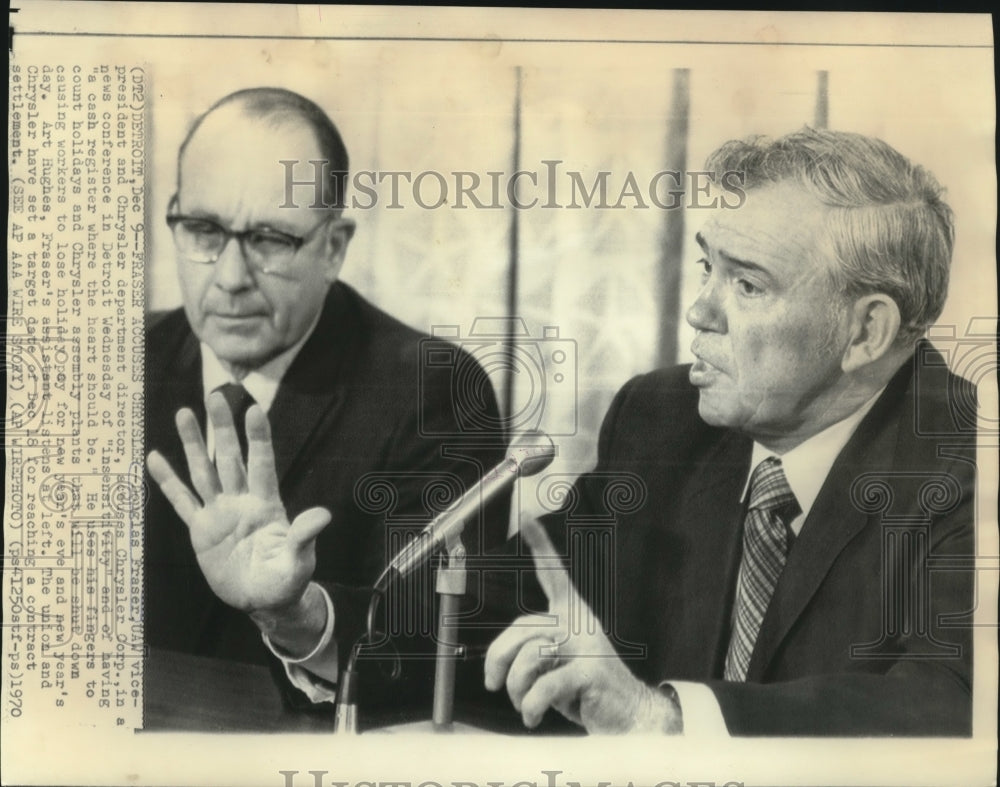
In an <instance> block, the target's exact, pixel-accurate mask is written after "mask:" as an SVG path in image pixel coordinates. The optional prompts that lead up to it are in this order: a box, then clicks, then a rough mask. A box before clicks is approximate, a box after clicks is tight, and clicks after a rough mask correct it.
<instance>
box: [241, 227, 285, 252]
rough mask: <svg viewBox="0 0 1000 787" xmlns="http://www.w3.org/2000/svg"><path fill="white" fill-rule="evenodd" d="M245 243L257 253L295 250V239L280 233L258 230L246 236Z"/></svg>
mask: <svg viewBox="0 0 1000 787" xmlns="http://www.w3.org/2000/svg"><path fill="white" fill-rule="evenodd" d="M247 242H248V243H249V244H250V245H251V246H252V247H253V248H255V249H256V250H257V251H261V252H266V253H273V252H283V251H294V250H295V239H294V238H291V237H289V236H288V235H283V234H282V233H280V232H268V231H266V230H258V231H256V232H251V233H250V234H249V235H248V236H247Z"/></svg>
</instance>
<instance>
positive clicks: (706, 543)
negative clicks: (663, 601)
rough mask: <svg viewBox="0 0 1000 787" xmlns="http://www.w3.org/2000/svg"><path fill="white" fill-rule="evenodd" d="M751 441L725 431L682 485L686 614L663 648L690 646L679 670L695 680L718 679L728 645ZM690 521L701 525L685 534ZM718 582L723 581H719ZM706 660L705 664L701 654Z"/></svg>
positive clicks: (683, 593) (682, 572) (683, 592)
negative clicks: (685, 485) (698, 469)
mask: <svg viewBox="0 0 1000 787" xmlns="http://www.w3.org/2000/svg"><path fill="white" fill-rule="evenodd" d="M751 448H752V442H751V441H750V440H749V439H747V438H745V437H743V436H741V435H738V434H736V433H735V432H731V431H728V430H727V431H724V432H721V433H720V438H719V440H718V441H717V443H716V444H715V446H714V447H713V448H712V449H710V450H709V452H707V453H706V455H705V458H704V461H703V464H702V468H703V469H702V471H701V472H700V473H698V474H697V475H696V476H695V477H694V478H693V479H692V483H690V484H689V485H688V489H687V494H686V495H685V499H684V501H683V503H682V505H681V508H680V512H681V514H680V518H681V519H682V520H684V521H683V522H681V523H680V526H681V527H682V528H685V529H686V531H687V532H688V533H690V536H689V537H690V538H691V539H693V540H692V541H690V542H689V543H688V545H687V551H689V554H690V555H691V560H690V562H689V561H688V559H687V558H685V563H686V564H687V565H685V566H684V567H683V570H682V571H681V576H683V577H684V578H685V586H684V588H683V591H682V598H681V600H680V603H682V604H684V605H685V607H686V610H685V611H684V614H683V615H682V617H681V620H682V621H683V625H682V629H681V632H680V634H679V635H675V636H674V641H673V643H672V644H671V643H667V646H668V647H670V648H673V649H676V648H677V647H678V643H679V642H685V643H690V645H689V646H688V648H687V649H688V650H689V651H690V658H688V659H686V660H685V661H686V662H688V663H687V664H685V665H684V668H685V671H686V672H689V673H690V674H691V675H692V676H698V677H700V678H701V679H705V678H709V677H713V676H716V675H719V674H721V670H722V661H723V659H724V655H725V649H726V646H727V645H728V641H729V628H730V625H729V621H730V613H731V608H732V591H733V587H734V586H735V576H736V572H737V570H738V568H739V560H740V554H741V536H742V532H743V531H742V510H743V504H742V499H741V497H742V491H743V486H744V484H745V483H746V478H747V472H748V470H749V465H750V453H751ZM690 522H702V523H703V524H704V526H703V527H702V528H700V529H698V530H697V531H696V532H694V533H691V528H690ZM720 577H722V578H724V579H723V580H722V581H720V579H719V578H720ZM707 654H709V660H708V661H706V655H707Z"/></svg>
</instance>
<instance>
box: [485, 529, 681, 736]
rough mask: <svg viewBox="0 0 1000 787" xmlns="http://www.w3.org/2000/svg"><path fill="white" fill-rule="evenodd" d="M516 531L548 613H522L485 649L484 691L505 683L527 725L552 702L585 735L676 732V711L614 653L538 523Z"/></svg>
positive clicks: (677, 723)
mask: <svg viewBox="0 0 1000 787" xmlns="http://www.w3.org/2000/svg"><path fill="white" fill-rule="evenodd" d="M521 533H522V535H523V536H524V540H525V541H527V542H528V545H529V546H530V547H531V552H532V555H533V556H534V560H535V573H536V574H537V576H538V581H539V582H540V583H541V585H542V589H543V590H544V591H545V595H546V597H547V598H548V601H549V614H548V615H525V616H522V617H520V618H518V619H517V620H515V621H514V622H513V623H512V624H511V625H510V626H509V627H508V628H507V629H506V631H504V632H503V633H502V634H500V636H498V637H497V638H496V639H495V640H494V641H493V644H492V645H490V648H489V651H488V652H487V654H486V665H485V672H486V676H485V677H486V688H488V689H491V690H493V691H496V690H497V689H499V688H500V687H501V686H504V685H506V687H507V693H508V694H509V695H510V698H511V701H512V702H513V703H514V707H515V708H516V709H517V710H519V711H520V712H521V716H522V718H523V719H524V723H525V725H526V726H528V727H535V726H536V725H537V724H538V723H539V722H540V721H541V719H542V716H543V715H544V713H545V711H546V710H548V708H550V707H551V708H555V709H556V710H558V711H559V712H560V713H561V714H562V715H564V716H565V717H566V718H568V719H570V720H571V721H574V722H576V723H577V724H580V725H582V726H583V727H585V728H586V729H587V731H588V732H590V733H621V732H677V731H679V730H680V726H681V720H680V712H679V708H677V707H676V706H674V705H673V704H672V703H671V702H670V701H669V700H668V699H667V698H666V697H664V696H663V695H661V694H659V693H657V692H655V691H654V690H653V689H651V688H650V687H649V686H647V685H646V684H644V683H643V682H642V681H640V680H639V679H638V678H636V677H635V676H634V675H633V674H632V673H631V671H630V670H629V669H628V667H626V666H625V664H624V663H623V662H622V660H621V659H620V658H619V657H618V654H617V653H616V652H615V649H614V646H612V644H611V642H610V640H609V639H608V638H607V636H605V634H604V631H603V629H602V626H601V623H600V621H599V620H597V618H596V616H595V615H594V612H593V611H592V610H591V609H590V607H589V606H587V603H586V602H585V601H584V600H583V599H582V598H581V597H580V595H579V593H577V591H576V589H575V588H574V587H573V583H572V581H571V580H570V577H569V574H568V573H567V572H566V570H565V569H564V568H563V566H562V563H561V560H560V557H559V554H558V553H557V551H556V549H555V547H554V546H553V545H552V542H551V541H550V540H549V537H548V535H547V534H546V533H545V531H544V530H543V529H542V527H541V526H540V525H539V524H538V523H536V522H534V521H528V522H525V523H524V524H522V526H521Z"/></svg>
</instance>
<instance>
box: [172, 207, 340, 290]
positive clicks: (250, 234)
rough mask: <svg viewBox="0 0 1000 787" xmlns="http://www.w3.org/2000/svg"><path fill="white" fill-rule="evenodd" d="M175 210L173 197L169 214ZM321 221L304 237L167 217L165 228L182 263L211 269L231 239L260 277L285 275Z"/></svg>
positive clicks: (255, 228)
mask: <svg viewBox="0 0 1000 787" xmlns="http://www.w3.org/2000/svg"><path fill="white" fill-rule="evenodd" d="M176 206H177V197H176V196H174V197H173V198H172V199H171V200H170V208H169V210H171V211H172V210H173V209H174V208H175V207H176ZM327 221H329V219H323V221H321V222H320V223H319V224H317V225H316V226H315V227H313V228H312V229H311V230H309V232H307V233H306V234H305V235H290V234H289V233H287V232H280V231H278V230H273V229H270V228H268V227H251V228H249V229H246V230H241V231H240V232H234V231H233V230H230V229H226V228H225V227H223V226H222V225H220V224H218V223H216V222H214V221H212V220H211V219H204V218H201V217H199V216H185V215H183V214H179V213H168V215H167V226H168V227H170V231H171V232H172V233H173V236H174V244H175V245H176V246H177V250H178V251H179V252H180V253H181V254H182V255H184V257H185V259H188V260H190V261H191V262H194V263H198V264H201V265H211V264H213V263H214V262H216V261H217V260H218V259H219V257H221V256H222V252H223V250H224V249H225V248H226V245H227V244H228V243H229V241H230V240H231V239H233V238H235V239H236V241H237V242H238V243H239V244H240V250H241V251H242V252H243V257H244V259H246V261H247V263H248V264H249V265H250V266H251V267H253V268H254V270H257V271H260V272H261V273H277V274H281V273H285V272H286V271H287V270H288V268H289V266H290V265H291V263H292V260H293V259H294V258H295V255H296V254H297V253H298V251H299V249H301V248H302V246H304V245H305V244H306V243H307V242H308V241H309V240H310V239H311V238H312V236H313V235H315V234H316V232H317V231H318V230H319V228H320V227H322V226H323V225H324V224H326V223H327Z"/></svg>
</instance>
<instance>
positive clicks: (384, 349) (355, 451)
mask: <svg viewBox="0 0 1000 787" xmlns="http://www.w3.org/2000/svg"><path fill="white" fill-rule="evenodd" d="M283 160H284V161H287V160H294V161H301V162H314V161H324V162H327V166H328V172H329V177H328V178H327V179H326V181H325V182H324V190H323V195H322V196H323V199H322V204H313V203H315V201H314V200H309V201H308V202H309V203H310V204H298V205H296V206H294V207H292V206H290V205H289V200H288V199H287V198H286V194H285V169H284V167H283V166H282V164H281V162H282V161H283ZM347 171H348V156H347V151H346V149H345V147H344V144H343V142H342V140H341V138H340V135H339V133H338V131H337V129H336V127H335V126H334V125H333V123H332V122H331V121H330V119H329V118H328V117H327V116H326V114H325V113H324V112H323V111H322V110H321V109H320V108H319V107H318V106H316V105H315V104H313V103H312V102H311V101H309V100H308V99H305V98H303V97H302V96H299V95H297V94H295V93H292V92H290V91H287V90H281V89H276V88H255V89H250V90H243V91H240V92H237V93H234V94H232V95H229V96H226V97H225V98H223V99H221V100H220V101H218V102H217V103H216V104H215V105H214V106H213V107H212V108H210V109H209V110H208V111H207V112H206V113H205V114H204V115H202V116H201V117H200V118H198V120H197V121H196V122H195V123H194V125H193V127H192V129H191V131H190V132H189V133H188V135H187V138H186V139H185V140H184V142H183V144H182V145H181V148H180V153H179V158H178V169H177V192H176V194H175V195H174V197H173V198H172V200H171V201H170V205H169V210H168V216H167V219H166V220H167V224H168V226H169V227H170V229H171V231H172V233H173V238H174V241H175V245H176V248H177V271H178V277H179V280H180V285H181V292H182V297H183V309H178V310H176V311H174V312H171V313H169V314H166V315H164V316H162V317H160V318H157V319H154V320H151V322H152V323H153V324H152V327H151V328H150V330H149V333H148V342H147V357H146V363H147V385H146V393H147V424H146V430H147V449H148V450H149V451H150V452H151V453H150V456H149V462H148V466H149V470H150V474H151V476H152V478H153V480H154V481H155V482H156V483H154V484H151V485H150V486H151V499H150V501H149V506H148V509H147V519H146V522H147V527H146V546H145V549H146V558H145V564H146V572H147V573H146V605H145V621H144V623H145V632H146V640H147V643H148V644H150V645H152V646H154V647H156V648H160V649H165V650H170V651H180V652H183V653H190V654H197V655H201V656H212V657H216V658H221V659H230V660H235V661H240V662H249V663H261V664H271V666H272V667H275V669H273V670H272V671H273V672H274V674H275V675H276V677H277V679H278V681H279V684H280V685H281V686H282V689H283V690H284V691H285V696H286V698H287V699H289V700H291V701H292V702H293V703H296V702H297V703H299V704H300V705H302V707H305V706H307V705H309V703H322V702H323V701H328V700H333V699H334V698H335V696H336V685H335V684H336V681H337V674H338V667H339V666H340V665H343V664H344V662H345V660H346V656H347V653H348V651H349V649H350V648H351V646H352V645H353V644H354V642H355V640H356V639H357V637H358V636H359V635H360V634H361V633H362V631H363V630H364V615H365V611H366V608H367V604H368V598H369V596H370V593H371V584H372V583H373V582H374V580H375V578H376V577H377V575H378V574H379V573H380V571H381V570H382V568H383V567H384V565H385V562H386V560H387V557H388V556H389V555H390V554H391V552H393V551H394V549H395V548H396V546H398V542H399V541H400V540H401V537H400V538H395V540H394V537H393V536H392V534H390V532H389V531H390V526H389V525H391V522H390V523H389V525H387V520H393V521H399V520H403V521H407V522H409V525H410V526H411V527H412V526H414V525H418V526H419V525H421V524H423V523H425V522H426V521H427V520H428V519H429V518H430V517H431V516H433V514H434V513H436V512H435V511H432V510H428V509H427V503H426V499H427V488H428V485H429V484H441V483H443V484H445V485H447V488H449V489H451V490H452V492H453V494H454V495H457V494H460V493H461V491H463V489H464V488H467V487H468V486H470V485H471V484H472V483H473V482H474V481H475V480H476V479H477V478H478V477H479V476H480V475H481V474H482V472H483V470H484V469H485V468H486V467H491V466H493V465H494V464H495V463H496V462H497V461H499V459H500V458H501V456H502V450H503V446H502V444H501V441H498V440H497V439H494V438H495V435H494V433H493V432H492V431H490V430H489V429H488V428H484V429H480V430H479V432H478V433H477V434H474V435H473V438H474V439H475V441H476V442H477V443H478V444H479V445H480V449H479V450H478V452H476V451H471V450H470V451H469V452H468V453H467V454H466V455H464V456H459V454H461V452H460V451H454V450H453V451H451V452H450V453H447V454H446V452H445V451H443V450H442V446H443V443H444V440H445V438H444V437H441V436H442V435H444V436H446V435H452V436H457V437H454V438H453V439H451V440H450V441H449V442H450V443H452V444H453V443H455V442H456V441H457V442H459V443H461V438H462V435H463V433H468V432H469V430H468V428H466V427H465V424H467V423H470V422H471V423H477V424H486V425H489V424H498V423H499V415H498V411H497V406H496V402H495V399H494V398H493V393H492V389H491V387H490V384H489V381H488V379H487V378H486V376H485V373H484V372H483V370H482V369H481V368H480V367H479V366H478V365H477V364H476V363H475V361H473V360H472V359H471V358H470V357H469V356H467V355H465V354H463V353H458V354H457V355H456V356H455V357H456V358H457V361H456V364H468V366H467V368H466V369H465V370H463V375H462V376H463V378H464V379H466V380H471V381H472V384H473V386H474V387H475V388H476V390H477V391H479V392H480V393H482V394H483V396H482V397H481V398H480V399H477V401H478V407H479V408H480V410H479V412H466V413H464V415H466V416H472V417H471V419H469V418H467V419H465V420H462V421H461V422H459V415H458V414H457V413H456V399H455V397H454V396H453V392H452V388H451V385H452V380H453V379H454V378H455V376H457V375H452V374H450V373H449V370H447V369H430V368H428V369H425V370H421V369H420V368H419V364H420V343H421V341H422V339H423V338H424V337H422V335H421V334H419V333H417V332H416V331H413V330H411V329H409V328H407V327H406V326H404V325H403V324H402V323H400V322H398V321H396V320H394V319H393V318H392V317H390V316H389V315H387V314H385V313H384V312H381V311H380V310H378V309H377V308H375V307H374V306H373V305H371V304H369V303H368V302H367V301H365V300H364V299H363V298H362V297H361V296H360V295H359V294H358V293H356V292H355V291H354V290H353V289H351V288H350V287H348V286H347V285H345V284H344V283H342V282H339V281H338V274H339V273H340V269H341V266H342V265H343V262H344V257H345V254H346V251H347V247H348V244H349V242H350V240H351V237H352V235H353V233H354V229H355V225H354V222H353V221H352V220H351V219H349V218H345V217H344V216H343V215H342V210H341V206H342V204H343V196H344V186H345V184H346V181H347ZM451 371H455V370H451ZM470 371H471V376H467V375H468V374H469V372H470ZM418 384H419V388H418ZM461 404H463V405H465V406H467V407H472V408H474V407H476V406H477V405H476V404H475V402H468V401H464V400H463V402H462V403H461ZM175 414H176V417H175ZM484 439H485V441H486V443H487V447H486V448H483V447H482V444H483V443H484ZM272 440H273V447H274V460H273V462H272V461H271V460H270V459H268V461H267V462H264V461H260V462H257V461H255V459H254V457H255V456H256V455H258V454H260V452H257V453H255V452H254V451H249V455H250V464H249V466H245V465H244V463H243V462H241V461H240V460H239V457H240V456H241V455H242V456H243V457H244V458H245V457H246V456H247V454H248V450H247V448H248V445H247V442H248V441H249V442H250V443H253V442H254V441H258V442H261V443H264V442H270V441H272ZM237 443H239V444H241V445H240V448H237ZM452 448H454V445H452ZM240 449H242V450H240ZM268 456H269V457H270V453H268ZM185 470H186V472H185ZM371 478H382V479H384V480H385V482H386V483H387V484H389V485H391V487H392V494H393V495H395V499H394V506H393V507H392V509H391V510H384V506H383V507H382V508H381V509H380V508H379V506H378V505H376V503H377V502H378V501H375V500H366V499H365V495H364V493H363V492H362V491H361V490H362V489H363V487H364V483H365V481H366V479H371ZM247 492H249V495H250V497H252V498H253V499H254V503H255V505H248V504H246V502H245V501H246V499H247V494H246V493H247ZM504 506H505V504H501V505H499V506H498V507H495V508H494V509H491V511H490V512H489V513H490V516H488V517H486V518H485V519H484V523H485V524H484V525H483V526H484V527H486V531H481V530H480V528H479V527H477V526H470V527H468V528H467V529H466V533H465V541H466V546H467V548H468V549H469V551H470V552H471V553H473V554H474V553H475V551H476V550H477V549H478V548H479V542H480V536H481V535H482V536H483V540H484V541H486V540H493V541H497V542H499V541H502V539H503V538H504V536H505V530H506V517H505V515H504V510H503V509H504ZM477 524H479V523H477ZM396 535H397V536H398V535H399V534H398V533H397V534H396ZM404 662H405V660H404ZM406 672H407V670H406V669H405V668H404V679H405V678H406V677H407V675H406ZM411 672H412V670H411ZM291 685H294V686H295V687H297V689H298V690H301V692H303V693H304V694H305V698H304V697H302V695H301V694H300V693H299V691H297V690H293V689H292V688H291ZM392 691H393V692H395V693H397V694H400V695H401V694H403V693H405V691H404V690H403V689H402V688H400V685H399V684H394V685H393V686H392ZM306 699H307V700H308V702H307V701H306Z"/></svg>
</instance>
